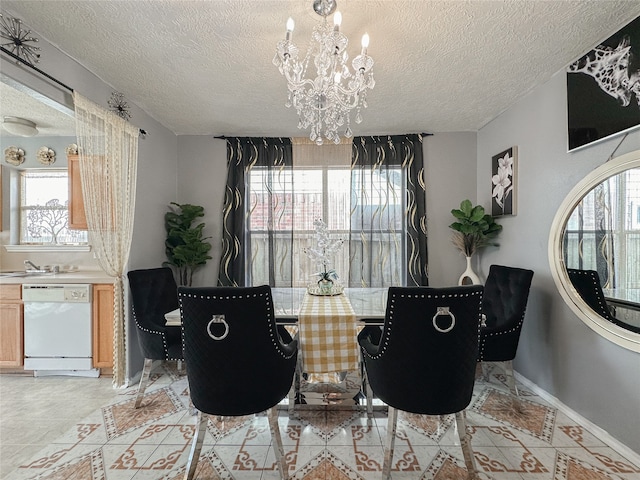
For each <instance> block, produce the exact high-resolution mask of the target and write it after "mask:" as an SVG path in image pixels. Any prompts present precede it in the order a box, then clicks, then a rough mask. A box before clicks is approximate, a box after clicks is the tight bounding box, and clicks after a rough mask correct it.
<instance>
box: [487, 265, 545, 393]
mask: <svg viewBox="0 0 640 480" xmlns="http://www.w3.org/2000/svg"><path fill="white" fill-rule="evenodd" d="M532 279H533V271H532V270H527V269H524V268H516V267H508V266H504V265H491V266H490V267H489V275H488V276H487V281H486V282H485V285H484V296H483V299H482V314H483V326H482V328H481V329H480V348H479V352H478V362H501V363H502V365H503V366H504V370H505V374H506V377H507V383H508V385H509V389H510V390H511V393H512V394H514V395H515V396H516V397H517V396H518V389H517V387H516V382H515V377H514V375H513V359H514V358H515V357H516V352H517V350H518V343H519V341H520V332H521V330H522V324H523V322H524V314H525V311H526V308H527V300H528V299H529V290H530V289H531V280H532ZM483 367H484V365H483Z"/></svg>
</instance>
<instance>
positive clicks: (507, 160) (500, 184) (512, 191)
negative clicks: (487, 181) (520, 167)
mask: <svg viewBox="0 0 640 480" xmlns="http://www.w3.org/2000/svg"><path fill="white" fill-rule="evenodd" d="M517 160H518V147H511V148H508V149H507V150H505V151H504V152H500V153H499V154H497V155H494V156H493V157H491V174H492V176H491V216H493V217H500V216H503V215H515V214H516V164H517Z"/></svg>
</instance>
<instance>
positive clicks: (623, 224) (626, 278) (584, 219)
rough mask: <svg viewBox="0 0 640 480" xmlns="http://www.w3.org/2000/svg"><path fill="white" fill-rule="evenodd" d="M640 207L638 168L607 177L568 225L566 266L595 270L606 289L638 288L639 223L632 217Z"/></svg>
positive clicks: (584, 200) (587, 197)
mask: <svg viewBox="0 0 640 480" xmlns="http://www.w3.org/2000/svg"><path fill="white" fill-rule="evenodd" d="M639 204H640V172H639V171H638V170H637V169H631V170H627V171H626V172H622V173H620V174H618V175H615V176H613V177H610V178H609V179H607V180H605V181H603V182H602V183H601V184H599V185H598V186H596V187H595V188H594V189H593V190H591V191H590V192H589V193H588V194H587V195H585V197H584V198H583V200H582V201H581V202H580V203H579V204H578V206H577V207H576V209H575V211H574V213H573V214H572V215H571V217H570V218H569V220H568V222H567V228H566V233H565V247H566V248H565V252H566V253H565V255H566V258H565V262H566V265H567V267H568V268H583V269H592V270H597V271H598V273H599V274H600V276H601V279H600V280H601V281H602V282H603V283H604V284H605V285H603V286H604V287H605V288H610V287H617V288H630V289H635V288H639V287H640V284H639V283H638V279H640V267H639V265H640V233H639V230H640V221H639V219H638V215H637V213H636V214H635V215H634V210H636V209H637V206H638V205H639ZM636 211H637V210H636ZM599 265H606V268H605V267H602V266H600V267H599Z"/></svg>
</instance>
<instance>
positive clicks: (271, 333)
mask: <svg viewBox="0 0 640 480" xmlns="http://www.w3.org/2000/svg"><path fill="white" fill-rule="evenodd" d="M183 297H189V298H200V299H202V300H218V299H219V300H232V299H233V300H235V299H238V300H242V299H243V298H257V297H265V298H264V300H265V303H266V305H267V307H269V306H270V305H269V297H268V296H267V295H265V294H264V293H252V294H251V295H192V294H184V293H181V294H180V296H179V299H178V301H179V302H180V310H182V298H183ZM268 312H269V313H268V314H267V324H268V325H269V336H270V338H271V343H273V344H274V346H275V347H276V350H277V351H278V353H279V354H280V356H281V357H283V358H291V357H293V355H295V352H294V353H292V354H291V355H287V354H286V353H285V352H283V351H282V349H281V348H280V343H279V342H277V341H276V337H275V335H274V334H275V333H276V332H275V331H274V329H273V323H272V321H271V309H270V308H268ZM182 348H183V349H184V335H183V336H182Z"/></svg>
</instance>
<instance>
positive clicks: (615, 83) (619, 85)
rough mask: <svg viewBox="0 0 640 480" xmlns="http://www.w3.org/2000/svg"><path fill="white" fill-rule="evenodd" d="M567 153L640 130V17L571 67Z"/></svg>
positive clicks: (568, 83) (568, 81)
mask: <svg viewBox="0 0 640 480" xmlns="http://www.w3.org/2000/svg"><path fill="white" fill-rule="evenodd" d="M567 114H568V115H567V116H568V140H569V151H571V150H575V149H577V148H581V147H584V146H586V145H589V144H591V143H594V142H598V141H601V140H604V139H605V138H607V137H610V136H612V135H616V134H619V133H622V132H626V131H629V130H631V129H635V128H637V127H639V126H640V17H638V18H636V19H635V20H633V21H632V22H631V23H629V24H628V25H626V26H625V27H623V28H621V29H620V30H618V31H617V32H616V33H614V34H613V35H611V36H610V37H609V38H607V39H606V40H605V41H603V42H602V43H601V44H599V45H598V46H597V47H595V48H594V49H593V50H591V51H590V52H589V53H587V54H586V55H584V56H583V57H581V58H580V59H578V60H576V61H575V62H573V63H572V64H571V65H569V67H568V68H567Z"/></svg>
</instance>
